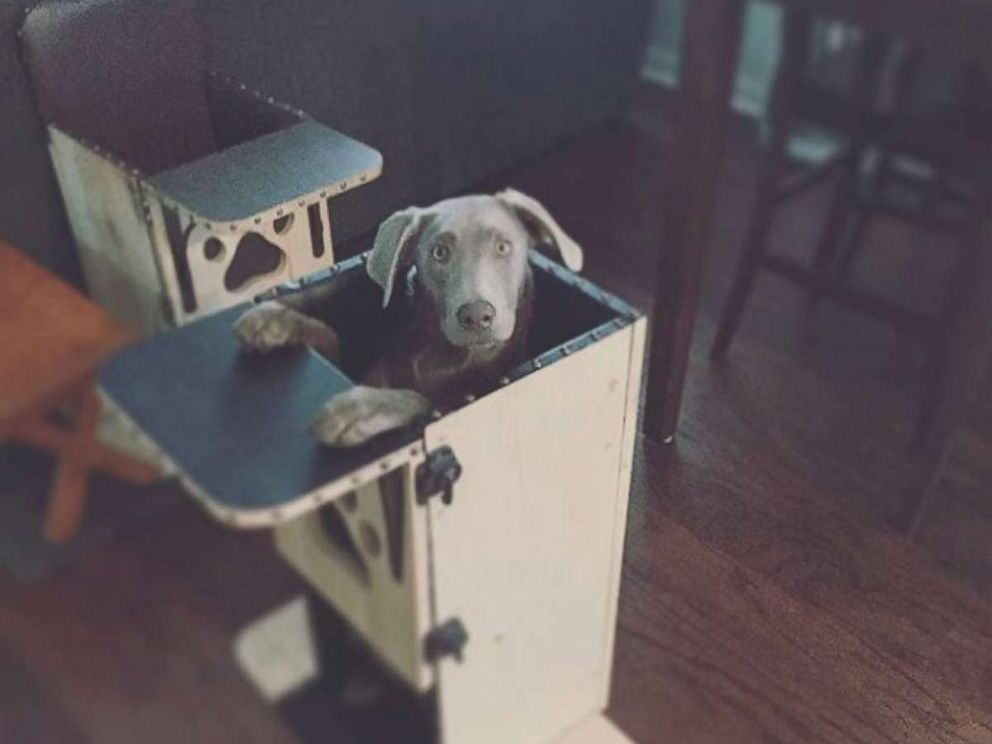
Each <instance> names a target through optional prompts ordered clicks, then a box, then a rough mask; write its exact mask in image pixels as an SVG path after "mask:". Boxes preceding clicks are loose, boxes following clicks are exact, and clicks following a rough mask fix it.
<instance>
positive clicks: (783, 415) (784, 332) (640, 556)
mask: <svg viewBox="0 0 992 744" xmlns="http://www.w3.org/2000/svg"><path fill="white" fill-rule="evenodd" d="M664 106H665V103H664V99H663V98H662V97H661V96H659V95H658V94H656V93H653V92H646V93H645V95H644V96H643V97H642V99H641V100H640V101H639V103H638V106H637V107H636V109H635V111H634V113H633V115H632V117H631V121H630V122H627V123H618V124H614V125H610V126H606V127H603V128H601V129H599V130H597V131H596V132H592V133H589V134H588V135H585V136H583V137H580V138H578V139H577V140H575V141H572V142H569V143H567V144H565V145H564V146H562V147H561V148H559V149H557V150H556V151H554V152H551V153H548V154H547V155H545V156H543V157H541V158H539V159H538V160H536V161H534V162H532V163H530V164H528V165H527V166H525V167H523V168H520V169H519V170H518V171H516V172H515V173H512V174H508V175H507V176H505V177H503V178H500V179H496V180H495V181H494V185H502V184H505V183H512V184H513V185H514V186H517V187H519V188H521V189H522V190H524V191H527V192H529V193H531V194H533V195H534V196H537V197H539V198H541V199H543V200H544V201H545V202H546V203H547V204H548V206H549V208H550V209H551V211H552V212H553V213H555V214H556V215H557V216H559V217H560V219H561V222H562V223H563V225H565V227H566V229H568V230H569V231H570V232H571V233H572V234H573V235H574V237H576V238H577V239H578V240H579V242H580V243H582V244H583V245H584V246H585V247H586V250H587V256H588V261H587V264H588V269H587V274H588V276H590V278H592V279H593V280H594V281H596V282H598V283H600V284H602V285H604V286H606V287H608V288H610V289H612V290H615V291H617V292H618V293H619V294H621V295H623V296H624V297H626V298H628V299H629V300H631V301H632V302H633V303H634V304H636V305H638V306H639V307H641V308H646V307H647V305H648V303H649V302H650V290H651V283H652V281H653V265H654V264H653V256H654V251H655V250H656V249H657V246H658V245H659V244H661V245H662V246H664V239H663V236H659V235H658V234H657V227H656V220H657V212H658V209H657V204H658V199H659V193H660V178H661V174H662V171H661V168H660V167H659V164H661V165H663V163H664V157H663V153H664V147H665V144H666V138H667V133H666V129H665V127H664V126H663V124H662V123H661V122H662V121H663V114H664ZM731 139H732V142H731V148H730V154H729V158H728V162H727V165H726V168H725V172H724V177H723V181H722V186H721V200H720V206H719V210H718V213H719V216H720V221H719V224H718V227H717V232H716V235H715V236H714V240H713V244H712V246H711V249H710V253H709V257H708V270H707V273H706V279H705V286H704V290H703V301H702V303H703V304H702V309H701V313H700V323H699V327H698V329H697V332H696V338H695V342H694V345H693V355H692V360H691V364H690V369H689V388H688V394H687V399H686V405H685V409H684V415H683V419H682V422H681V426H680V434H679V436H678V438H677V441H676V443H675V445H674V446H667V447H666V446H663V445H658V444H655V443H651V442H641V444H640V448H639V456H638V459H637V462H636V465H635V475H634V485H633V493H632V505H631V510H630V518H629V533H628V545H627V550H626V564H625V570H624V583H623V588H622V595H621V611H620V621H619V632H618V636H617V656H616V664H615V667H614V694H613V703H612V706H611V707H612V713H613V715H614V716H615V719H616V720H617V722H618V723H619V725H620V726H621V727H623V728H624V729H625V730H627V731H628V732H629V733H630V734H631V736H632V737H633V738H634V739H635V740H636V741H638V742H641V743H642V744H649V743H653V742H658V743H659V744H660V743H664V742H677V743H678V744H689V743H695V742H699V743H703V742H706V743H710V742H713V743H716V742H719V743H724V742H726V743H730V744H738V743H745V742H756V743H757V742H761V743H762V744H766V743H769V742H797V743H806V742H821V741H823V742H920V743H921V744H923V743H929V742H992V604H990V595H992V408H990V407H989V406H988V405H987V404H986V405H985V406H984V407H983V408H982V409H981V410H978V411H976V412H975V418H974V422H973V426H971V427H970V428H969V429H968V430H967V431H965V432H963V433H962V435H961V436H960V437H959V438H958V441H957V443H956V447H955V451H954V454H953V457H952V463H951V467H950V468H949V472H948V477H947V478H946V482H945V483H944V484H943V487H942V493H943V499H942V502H941V505H940V507H939V508H938V509H936V510H935V513H934V515H933V518H932V521H931V523H930V524H929V525H928V527H927V528H926V529H925V531H924V534H923V536H922V538H921V539H920V541H919V543H918V544H911V543H909V542H907V541H906V540H905V539H903V538H902V537H901V536H900V535H898V534H896V533H894V532H893V531H891V530H890V529H889V528H888V527H887V526H886V525H887V523H888V520H889V519H890V518H891V517H892V515H893V514H894V513H895V508H896V504H897V498H898V495H899V490H900V489H901V488H902V487H903V486H904V485H905V480H906V478H908V477H909V474H910V460H909V458H908V455H907V451H908V441H909V431H910V425H911V422H912V414H913V410H914V408H913V407H914V405H915V399H916V395H917V393H918V389H919V380H920V375H921V368H922V364H921V360H922V354H921V352H920V349H919V347H918V346H917V345H916V343H915V342H914V341H913V340H912V339H907V338H902V337H900V336H898V335H896V334H894V333H893V332H891V331H890V330H889V329H887V328H886V327H884V326H882V325H880V324H878V323H876V322H875V321H871V320H868V319H865V318H862V317H859V316H855V315H851V314H849V313H846V312H842V311H840V310H837V309H835V308H832V307H830V306H828V305H823V306H821V307H817V308H810V307H808V306H807V304H806V302H805V300H804V298H803V296H802V295H801V294H800V293H799V292H798V291H796V290H795V289H793V288H791V287H789V286H787V285H785V284H783V283H781V282H779V281H777V280H776V279H774V278H767V279H765V278H763V279H762V280H761V281H760V282H759V284H758V287H757V290H756V292H755V293H754V296H753V301H752V303H751V306H750V308H749V310H748V313H747V315H746V317H745V320H744V323H743V326H742V329H741V333H740V335H739V337H738V339H737V341H736V342H735V345H734V347H733V349H732V350H731V353H730V355H729V357H728V359H727V360H726V362H725V363H723V364H721V365H719V366H712V365H711V364H710V362H709V360H708V357H707V351H708V346H709V342H710V340H711V338H712V332H713V329H714V322H715V317H716V314H717V311H718V310H719V307H720V303H721V302H722V300H723V298H724V293H725V291H726V287H727V285H728V280H729V275H730V271H731V270H732V268H733V263H734V261H735V259H736V254H737V250H738V248H739V237H740V234H741V229H742V224H743V220H744V219H745V217H746V214H747V209H748V206H749V198H750V196H751V193H752V183H753V177H754V163H755V159H756V156H757V148H756V145H755V138H754V133H753V131H752V130H751V128H750V127H749V126H747V125H744V124H743V123H742V124H740V125H739V126H737V127H735V130H734V132H733V133H732V138H731ZM822 201H823V200H822V195H817V194H812V195H811V196H810V198H809V199H806V200H805V201H803V202H801V203H798V204H797V206H796V207H795V208H794V209H793V210H791V211H790V212H789V213H787V214H785V215H783V219H782V221H781V225H780V229H779V230H778V231H777V235H778V238H777V239H778V242H779V244H780V247H781V249H782V250H788V251H795V252H797V253H799V252H803V251H809V250H811V249H812V245H813V241H812V240H811V236H812V235H814V234H815V232H816V229H817V227H818V225H819V220H820V219H821V218H822V206H823V204H822ZM871 240H872V243H871V246H870V248H869V249H868V250H867V251H866V252H865V260H864V262H863V263H862V264H860V265H859V267H858V275H859V277H861V278H863V280H864V281H872V282H874V283H876V284H878V283H882V284H883V285H884V288H885V289H886V290H887V291H891V292H893V293H898V294H899V296H901V297H908V298H909V299H910V300H911V301H912V302H915V303H917V304H918V305H919V306H921V307H925V306H927V305H928V304H929V303H933V302H935V297H936V290H937V289H938V287H939V277H940V271H941V270H942V269H941V264H942V261H941V259H942V256H944V255H946V251H944V250H943V246H941V245H940V244H939V242H938V241H934V240H933V239H931V238H928V237H925V236H922V235H919V234H915V233H913V232H909V231H906V230H904V229H903V228H900V227H897V226H894V225H880V226H879V228H878V230H877V232H876V233H875V234H873V236H872V238H871ZM106 497H107V495H105V494H100V493H96V494H94V498H96V499H99V498H106ZM39 498H40V496H39ZM299 591H300V583H299V580H298V579H297V578H296V577H295V576H294V575H293V574H292V572H290V571H289V569H288V568H286V567H284V566H283V565H282V564H281V563H280V561H279V560H278V559H277V558H276V556H275V555H274V553H273V551H272V550H271V549H270V548H269V547H268V545H267V544H266V540H265V538H264V537H263V536H261V535H245V534H239V533H233V532H230V531H226V530H223V529H221V528H219V527H216V526H214V525H213V524H211V523H210V522H209V521H208V520H207V519H206V518H205V517H203V516H202V514H201V513H200V512H199V511H198V509H197V508H196V507H195V506H194V505H193V504H192V503H184V502H183V503H180V504H178V505H177V506H175V507H174V508H172V510H171V511H170V512H169V513H168V514H167V515H166V517H165V518H164V519H162V520H160V521H159V522H158V523H156V524H154V525H152V526H150V527H149V526H146V527H143V528H142V529H141V530H140V531H135V532H133V533H131V534H127V535H123V536H120V537H118V538H117V539H115V540H113V541H111V542H108V543H105V544H103V545H102V546H100V547H98V548H96V549H93V550H92V551H90V552H89V553H87V554H86V555H84V556H83V557H81V558H80V559H79V560H78V561H77V562H76V563H75V564H74V565H72V566H70V567H68V568H66V569H65V570H63V571H62V572H61V573H60V574H58V575H57V576H55V577H53V578H51V579H50V580H48V581H46V582H44V583H42V584H38V585H34V586H23V585H18V584H15V583H14V582H13V581H11V580H9V579H7V578H5V577H4V576H3V575H0V742H3V744H8V742H9V743H10V744H22V743H24V742H43V743H44V744H49V743H59V742H66V743H72V744H77V743H80V742H92V743H94V744H104V743H110V744H116V743H117V742H121V743H122V744H123V743H127V744H131V743H133V742H142V744H156V743H157V742H162V743H163V744H165V743H168V744H174V743H175V742H183V743H184V744H198V743H199V742H211V743H213V742H265V743H266V744H270V743H276V742H283V741H285V742H289V741H293V740H294V738H293V737H294V734H293V732H292V730H291V727H290V726H289V725H288V724H287V723H286V722H285V721H283V720H281V719H280V718H279V717H278V716H277V715H275V713H273V712H272V711H271V710H270V709H269V708H267V707H266V705H265V704H264V703H263V702H262V700H261V699H260V698H259V697H258V696H257V695H256V694H255V693H254V691H253V690H252V689H251V688H250V686H249V685H248V683H247V682H246V681H244V680H243V679H242V678H241V676H240V674H239V672H238V670H237V668H236V666H235V664H234V662H233V660H232V656H231V653H230V643H231V640H232V638H233V636H234V634H235V632H236V631H237V630H238V629H240V627H242V626H243V625H244V624H245V623H247V622H249V621H250V620H251V619H253V618H255V617H257V616H258V615H260V614H262V613H263V612H265V611H267V610H269V609H271V608H272V607H274V606H276V605H277V604H279V603H280V602H282V601H284V600H286V599H289V598H290V597H292V596H293V595H295V594H296V593H298V592H299ZM318 730H319V728H318Z"/></svg>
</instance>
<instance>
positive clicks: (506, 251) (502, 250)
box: [496, 240, 513, 256]
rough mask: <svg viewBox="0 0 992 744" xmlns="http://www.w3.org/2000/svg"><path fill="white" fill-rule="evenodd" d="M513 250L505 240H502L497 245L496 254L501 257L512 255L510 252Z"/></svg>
mask: <svg viewBox="0 0 992 744" xmlns="http://www.w3.org/2000/svg"><path fill="white" fill-rule="evenodd" d="M512 250H513V246H512V245H510V243H509V242H507V241H505V240H501V241H499V242H498V243H497V244H496V252H497V253H498V254H499V255H501V256H508V255H510V251H512Z"/></svg>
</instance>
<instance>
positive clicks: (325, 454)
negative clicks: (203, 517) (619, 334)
mask: <svg viewBox="0 0 992 744" xmlns="http://www.w3.org/2000/svg"><path fill="white" fill-rule="evenodd" d="M247 307H248V305H241V306H238V307H235V308H231V309H230V310H227V311H224V312H221V313H217V314H216V315H212V316H210V317H208V318H205V319H204V320H201V321H197V322H195V323H192V324H190V325H188V326H185V327H183V328H181V329H179V330H177V331H173V332H171V333H167V334H164V335H161V336H157V337H155V338H152V339H149V340H147V341H144V342H141V343H139V344H136V345H134V346H131V347H129V348H127V349H125V350H124V351H123V352H121V353H119V354H118V355H117V356H115V357H114V358H112V359H111V360H110V362H109V363H108V364H107V365H106V366H105V367H104V368H103V370H102V372H101V375H100V386H101V389H102V390H103V392H104V395H105V397H106V398H107V399H108V400H109V402H110V403H111V405H112V406H113V407H115V408H116V409H117V410H118V411H119V412H120V413H122V414H124V416H125V417H126V418H127V419H130V421H132V422H135V423H137V424H138V425H139V426H140V434H142V435H144V436H145V437H147V439H148V440H150V443H151V444H152V445H153V447H154V449H155V450H157V451H159V452H160V453H161V454H162V456H163V458H164V459H166V460H167V461H168V462H169V463H170V464H171V465H172V466H173V467H174V468H175V469H176V470H177V471H178V472H179V474H180V475H181V476H182V478H183V479H184V480H185V481H186V484H187V485H188V486H189V487H190V488H191V490H193V492H194V495H196V496H198V497H200V498H201V500H204V501H205V502H206V505H207V506H208V507H211V508H212V511H214V513H215V515H216V516H219V517H222V518H224V520H225V521H228V522H231V523H234V524H236V525H237V526H268V525H269V524H271V523H273V522H276V521H280V520H279V519H278V517H279V514H278V510H279V509H280V508H282V507H285V506H287V505H289V504H290V503H291V502H294V501H298V500H299V499H301V498H302V497H305V496H307V495H308V494H312V493H314V492H315V491H317V490H318V489H321V488H322V487H325V486H327V485H328V484H331V483H334V482H336V481H339V480H341V479H342V478H344V477H345V476H352V475H353V474H354V473H355V472H356V471H360V470H361V469H362V468H363V466H367V465H369V464H370V463H375V462H376V461H378V460H379V459H381V458H382V457H383V456H385V455H388V454H389V453H390V452H392V451H394V450H396V449H398V448H400V447H403V446H404V445H407V444H409V443H412V442H413V441H414V440H415V439H417V437H418V432H416V431H410V430H407V431H402V432H397V433H395V434H389V435H384V436H382V437H379V438H377V439H376V440H374V441H372V442H370V443H368V444H367V445H366V446H363V447H358V448H354V449H330V448H328V447H325V446H323V445H320V444H318V443H317V442H316V441H315V440H314V439H313V438H312V437H311V436H310V432H309V431H308V425H309V422H310V420H311V419H312V418H313V417H314V416H315V415H316V413H317V411H318V410H319V409H320V407H321V406H322V405H323V404H324V403H325V402H326V401H327V400H328V399H329V398H330V397H331V396H333V395H335V394H337V393H340V392H342V391H344V390H347V389H349V388H350V387H352V384H353V383H352V382H351V380H349V379H348V378H347V377H346V376H345V375H344V373H342V372H341V371H339V370H338V369H337V368H336V367H334V366H333V365H332V364H330V363H329V362H328V361H327V360H326V359H324V358H323V357H322V356H320V355H319V354H317V353H316V352H314V351H312V350H310V349H309V348H293V349H282V350H277V351H273V352H269V353H266V354H258V353H250V352H246V351H244V350H243V349H241V348H240V346H239V344H238V341H237V339H236V338H235V336H234V331H233V327H234V323H235V321H236V320H237V318H238V316H239V315H240V314H241V313H242V312H244V310H245V309H246V308H247ZM135 428H136V430H137V427H135ZM136 433H137V431H136ZM296 511H299V509H296ZM264 513H267V515H268V518H265V519H261V518H259V517H260V516H261V515H262V514H264ZM253 517H255V518H254V519H253ZM239 518H240V519H239ZM253 521H254V522H257V524H252V522H253ZM239 522H240V523H239Z"/></svg>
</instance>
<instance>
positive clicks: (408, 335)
mask: <svg viewBox="0 0 992 744" xmlns="http://www.w3.org/2000/svg"><path fill="white" fill-rule="evenodd" d="M537 245H549V246H552V247H554V248H556V249H557V250H558V252H559V253H560V254H561V257H562V260H563V262H564V263H565V265H566V266H567V267H568V268H570V269H571V270H573V271H579V270H580V269H581V268H582V249H581V248H579V246H578V245H577V244H576V243H575V241H574V240H572V239H571V238H570V237H568V235H566V234H565V232H564V231H563V230H562V229H561V227H559V225H558V223H557V222H555V220H554V219H553V218H552V217H551V215H550V214H548V211H547V210H546V209H545V208H544V207H543V206H542V205H541V204H540V203H539V202H538V201H536V200H535V199H533V198H531V197H529V196H527V195H525V194H521V193H520V192H518V191H514V190H511V189H507V190H506V191H502V192H500V193H498V194H495V195H492V196H490V195H478V196H463V197H458V198H454V199H447V200H445V201H442V202H439V203H437V204H435V205H434V206H432V207H427V208H424V209H421V208H417V207H411V208H409V209H404V210H402V211H400V212H397V213H395V214H393V215H392V216H391V217H389V218H388V219H387V220H386V221H385V222H383V223H382V225H381V226H380V227H379V231H378V233H377V234H376V238H375V243H374V246H373V248H372V251H371V253H370V255H369V258H368V261H367V264H366V266H367V269H368V274H369V276H370V277H371V278H372V279H373V280H374V281H375V282H376V283H377V284H378V285H379V286H381V287H382V290H383V305H384V306H385V305H388V304H389V301H390V298H391V297H392V295H393V293H394V292H396V291H399V290H398V287H400V286H401V287H402V291H406V292H407V293H409V295H410V297H409V299H410V302H409V307H410V308H411V317H410V319H409V323H407V324H405V326H404V328H403V330H402V331H401V332H400V333H399V334H398V335H397V337H396V338H394V339H390V340H389V342H388V343H387V342H385V340H384V349H383V352H382V354H381V355H379V356H378V358H377V359H376V361H375V362H374V364H373V365H372V367H371V369H370V370H369V372H368V373H367V374H366V375H365V376H364V378H363V379H362V384H361V385H358V386H356V387H354V388H352V389H351V390H349V391H348V392H346V393H343V394H341V395H337V396H335V397H334V398H332V399H331V400H330V401H328V403H327V404H326V405H325V406H324V407H323V408H322V409H321V411H320V412H319V414H318V415H317V417H316V418H315V419H314V421H313V424H312V431H313V434H314V436H316V438H317V439H318V440H320V441H321V442H323V443H325V444H327V445H331V446H337V447H342V446H354V445H357V444H361V443H362V442H365V441H367V440H368V439H370V438H372V437H374V436H376V435H377V434H381V433H383V432H386V431H390V430H393V429H397V428H400V427H402V426H406V425H407V424H409V423H411V422H412V421H414V420H415V419H416V418H417V417H419V416H421V415H423V414H425V413H427V412H428V411H430V410H431V408H432V402H433V403H438V404H440V403H443V402H445V401H448V400H457V399H459V398H461V397H463V396H464V395H466V394H467V393H469V392H472V391H473V390H475V389H478V388H479V387H480V386H483V385H486V384H491V383H494V382H496V381H497V380H498V379H499V378H500V377H502V376H503V375H505V374H506V372H507V371H509V370H510V369H511V368H513V367H514V366H516V365H517V364H519V363H520V362H522V361H524V359H525V354H526V351H525V348H526V340H527V332H528V327H529V325H530V319H531V312H532V304H533V277H532V274H531V268H530V262H529V261H528V252H529V251H530V250H531V249H533V248H534V247H536V246H537ZM284 303H285V304H284ZM291 305H292V296H289V297H288V298H287V299H286V300H284V301H279V302H265V303H262V304H260V305H258V306H256V307H254V308H252V309H251V310H249V311H247V312H246V313H245V314H244V315H242V316H241V318H240V319H239V320H238V321H237V324H236V326H235V332H236V334H237V336H238V338H239V339H240V341H241V343H242V344H243V345H244V346H245V347H246V348H248V349H252V350H255V351H268V350H270V349H274V348H277V347H281V346H286V345H291V344H310V345H311V346H313V347H314V348H316V349H317V350H319V351H321V352H323V353H324V354H326V355H327V356H329V357H330V358H332V359H336V358H337V357H338V340H337V334H336V333H335V332H334V330H333V329H332V328H331V327H330V326H328V325H326V324H325V323H323V322H321V321H319V320H317V319H316V318H314V317H311V316H309V315H307V314H305V312H301V310H300V309H298V308H297V307H293V306H291Z"/></svg>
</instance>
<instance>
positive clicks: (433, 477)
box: [417, 447, 462, 506]
mask: <svg viewBox="0 0 992 744" xmlns="http://www.w3.org/2000/svg"><path fill="white" fill-rule="evenodd" d="M461 475H462V466H461V463H460V462H458V458H457V457H455V453H454V451H453V450H452V449H451V447H439V448H438V449H436V450H434V451H433V452H430V453H428V455H427V459H426V460H424V462H423V463H421V464H420V466H419V467H418V468H417V503H418V504H420V505H421V506H423V505H425V504H426V503H427V500H428V499H429V498H431V497H432V496H436V495H437V494H439V493H440V494H441V501H442V502H443V503H444V504H445V505H450V504H451V501H452V499H453V498H454V485H455V481H457V480H458V479H459V478H460V477H461Z"/></svg>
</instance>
